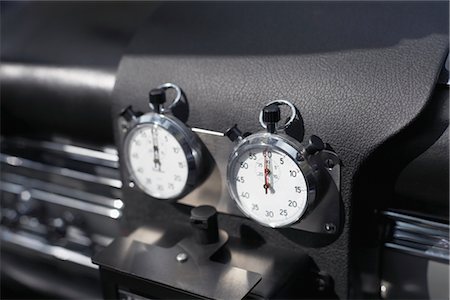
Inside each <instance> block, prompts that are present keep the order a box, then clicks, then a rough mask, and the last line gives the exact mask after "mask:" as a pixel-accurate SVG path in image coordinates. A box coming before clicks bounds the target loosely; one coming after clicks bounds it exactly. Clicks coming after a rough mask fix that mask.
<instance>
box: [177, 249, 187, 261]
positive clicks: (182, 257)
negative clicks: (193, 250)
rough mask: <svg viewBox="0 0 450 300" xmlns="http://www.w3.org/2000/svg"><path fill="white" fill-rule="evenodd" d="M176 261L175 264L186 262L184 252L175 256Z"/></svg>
mask: <svg viewBox="0 0 450 300" xmlns="http://www.w3.org/2000/svg"><path fill="white" fill-rule="evenodd" d="M176 259H177V262H179V263H184V262H185V261H187V260H188V255H187V254H186V253H184V252H180V253H178V254H177V257H176Z"/></svg>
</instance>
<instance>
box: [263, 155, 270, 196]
mask: <svg viewBox="0 0 450 300" xmlns="http://www.w3.org/2000/svg"><path fill="white" fill-rule="evenodd" d="M263 156H264V189H265V191H266V194H267V191H268V190H269V188H270V184H269V174H270V170H269V168H268V167H267V152H266V150H264V151H263Z"/></svg>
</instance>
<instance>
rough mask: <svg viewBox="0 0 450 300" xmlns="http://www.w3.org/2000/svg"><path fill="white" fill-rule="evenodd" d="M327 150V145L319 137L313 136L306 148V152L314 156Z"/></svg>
mask: <svg viewBox="0 0 450 300" xmlns="http://www.w3.org/2000/svg"><path fill="white" fill-rule="evenodd" d="M324 148H325V145H324V143H323V141H322V139H321V138H320V137H318V136H317V135H312V136H311V137H310V138H309V141H308V144H307V145H306V146H305V151H306V152H307V153H308V154H310V155H313V154H315V153H317V152H319V151H322V150H323V149H324Z"/></svg>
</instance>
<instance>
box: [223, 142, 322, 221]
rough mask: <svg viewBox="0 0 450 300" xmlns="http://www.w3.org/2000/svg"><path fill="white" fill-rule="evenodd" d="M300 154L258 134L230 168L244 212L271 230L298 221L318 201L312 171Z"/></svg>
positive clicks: (242, 146)
mask: <svg viewBox="0 0 450 300" xmlns="http://www.w3.org/2000/svg"><path fill="white" fill-rule="evenodd" d="M298 153H299V151H298V150H297V149H296V147H294V146H293V145H292V144H291V143H289V141H288V140H287V139H285V138H283V137H281V136H279V135H274V134H270V133H259V134H254V135H251V136H249V137H247V138H246V139H244V140H243V142H242V143H241V144H240V145H239V146H238V147H237V148H236V150H235V152H234V153H233V154H232V156H231V160H230V162H229V165H228V187H229V190H230V192H231V196H232V197H233V199H234V200H235V201H236V203H237V204H238V206H239V208H240V209H241V210H242V212H243V213H244V214H245V215H247V216H248V217H250V218H252V219H253V220H255V221H257V222H259V223H261V224H263V225H266V226H270V227H281V226H286V225H289V224H292V223H295V222H296V221H298V220H299V219H300V218H301V216H302V215H303V214H304V212H305V211H306V208H307V204H308V201H310V200H312V199H310V198H311V197H314V188H313V186H312V183H311V178H310V179H307V178H308V177H311V174H310V173H311V171H310V168H309V167H308V166H307V165H306V163H304V165H303V163H302V162H299V161H297V160H296V157H297V154H298Z"/></svg>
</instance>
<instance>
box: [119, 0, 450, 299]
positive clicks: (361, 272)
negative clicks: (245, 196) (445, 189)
mask: <svg viewBox="0 0 450 300" xmlns="http://www.w3.org/2000/svg"><path fill="white" fill-rule="evenodd" d="M447 10H448V4H447V3H443V2H440V3H429V2H427V3H421V2H413V3H409V2H401V3H400V2H398V3H393V2H388V3H387V2H386V3H384V2H383V3H381V2H377V3H373V2H369V3H368V2H361V3H355V2H352V3H325V2H319V3H308V2H301V3H292V2H290V3H276V4H274V3H270V2H268V3H252V4H250V3H195V4H191V3H169V4H165V5H163V6H161V7H160V8H159V9H158V10H156V11H155V13H154V15H153V17H152V18H151V19H150V20H149V22H148V23H147V24H146V25H145V26H144V27H143V28H142V29H141V30H140V31H139V33H138V34H137V35H136V36H135V39H134V41H133V42H132V45H131V47H130V48H129V50H128V52H127V54H126V55H125V56H124V57H123V59H122V61H121V64H120V67H119V73H118V78H117V82H116V87H115V90H114V107H113V115H117V114H118V112H119V111H120V110H121V109H122V108H124V107H125V106H126V105H130V104H132V105H133V106H134V107H135V108H136V109H138V110H142V111H147V102H146V95H147V93H148V91H149V89H150V88H152V87H154V86H157V85H159V84H161V83H164V82H173V83H176V84H178V85H179V86H181V87H182V88H183V89H184V90H185V92H186V94H187V96H188V99H189V105H190V106H189V119H188V124H189V125H191V126H194V127H200V128H205V129H209V130H216V131H224V130H226V129H227V128H228V127H230V126H232V125H233V124H235V123H237V124H239V126H240V128H241V130H243V131H255V130H258V128H259V125H258V121H257V116H258V112H259V107H262V105H263V104H265V103H267V102H268V101H270V100H274V99H280V98H281V99H289V100H291V101H293V102H294V103H295V104H296V105H297V107H298V108H299V109H300V111H301V113H302V115H303V119H304V123H305V136H308V135H310V134H317V135H319V136H321V137H322V138H323V139H324V140H325V141H326V142H329V143H330V144H331V145H332V147H333V148H334V149H335V150H336V151H337V153H338V154H339V155H340V156H341V158H342V161H343V166H344V168H343V178H342V196H343V201H344V203H345V210H346V228H345V229H344V232H343V233H342V235H341V237H340V238H339V239H338V240H337V241H336V242H335V243H333V244H332V245H330V246H327V247H323V248H316V249H306V250H307V252H308V253H309V254H310V255H311V256H312V257H313V259H314V260H315V262H316V263H317V265H318V266H319V268H320V269H322V270H324V271H326V272H329V273H330V274H331V275H332V276H333V278H334V280H335V286H336V292H337V294H338V296H339V297H341V298H346V297H347V296H348V292H349V288H348V287H349V277H350V276H351V274H350V273H349V271H350V270H349V265H350V264H351V265H352V267H353V270H354V271H355V274H357V275H356V276H355V277H354V278H353V280H354V281H353V284H355V285H358V284H359V283H358V282H359V281H360V280H361V277H360V276H365V277H366V278H370V284H371V285H372V286H373V290H372V292H373V293H374V294H377V293H378V290H377V287H379V285H378V284H377V279H376V278H377V277H376V273H377V271H376V268H377V266H376V255H375V257H373V258H370V259H368V257H367V256H365V253H366V252H363V251H364V249H376V246H377V234H378V233H377V231H376V227H375V224H376V218H375V215H374V214H373V212H374V209H375V208H379V207H383V206H384V205H385V204H386V203H387V202H388V201H389V199H390V198H391V197H392V195H393V181H394V180H393V178H394V177H395V176H396V175H397V174H398V172H399V171H400V169H401V168H402V167H403V166H404V165H405V164H406V162H408V161H409V160H411V159H412V158H413V157H415V156H417V155H418V154H419V153H420V151H423V150H424V149H422V148H418V150H417V151H418V152H419V153H415V151H414V150H411V151H409V152H408V153H407V155H404V151H403V149H402V147H399V148H398V149H397V147H396V146H397V145H396V140H395V139H396V137H397V136H398V135H399V134H400V133H401V132H403V131H405V130H406V133H408V130H407V129H408V128H409V127H410V126H414V125H413V124H414V121H415V120H416V119H417V118H418V116H420V115H421V112H422V111H423V110H424V107H426V106H427V105H428V101H429V99H430V96H431V94H432V91H433V89H434V85H435V81H436V79H437V77H438V75H439V71H440V69H441V66H442V63H443V62H444V58H445V56H446V54H447V47H448V32H447V28H448V19H447V18H448V15H447ZM424 53H426V55H424ZM419 121H420V119H419ZM428 121H430V120H429V118H425V120H422V121H420V122H423V123H422V124H421V125H420V126H425V127H424V130H426V123H427V122H428ZM417 126H418V125H417ZM444 129H445V128H441V129H439V130H441V132H443V130H444ZM439 130H438V131H439ZM435 134H438V136H439V135H440V133H439V132H437V133H433V134H432V135H430V137H431V138H430V139H432V137H433V136H434V135H435ZM438 136H436V139H437V137H438ZM409 138H410V135H409V134H406V135H403V137H402V139H406V140H408V139H409ZM386 141H390V142H391V144H390V145H389V147H387V148H383V147H381V148H380V146H381V145H383V143H385V142H386ZM432 142H433V141H431V140H430V141H428V143H429V144H431V143H432ZM402 143H404V141H402ZM377 149H381V150H377ZM397 150H398V152H397ZM372 157H375V158H376V160H374V159H372ZM356 176H358V177H357V178H356V179H357V183H358V185H357V186H355V185H354V184H355V181H354V179H355V177H356ZM125 193H126V195H128V198H127V200H126V201H127V207H126V210H127V217H128V221H129V223H130V224H131V226H133V225H136V226H137V225H138V224H139V223H141V222H143V221H144V220H146V219H154V220H165V219H168V218H171V219H173V218H174V216H177V217H176V218H179V219H181V220H182V219H183V216H182V215H180V214H177V212H176V211H175V210H174V208H172V207H171V206H169V205H166V204H164V203H160V202H159V203H157V202H154V201H151V200H149V198H147V197H145V196H143V195H140V194H133V193H131V192H130V191H128V190H125ZM354 204H356V206H357V214H358V218H352V210H353V205H354ZM242 224H248V225H249V226H251V227H253V228H255V229H256V230H257V231H258V232H260V233H261V235H262V236H264V237H265V238H266V240H267V241H268V242H269V243H274V244H277V245H283V246H284V247H289V248H293V249H298V250H299V251H300V250H301V249H302V247H301V245H295V244H293V243H290V242H288V241H287V240H286V239H284V238H283V237H282V236H280V235H279V234H278V233H277V232H276V231H274V230H271V229H267V228H262V227H260V226H258V225H255V224H254V223H252V222H250V221H245V220H243V219H240V218H233V217H226V216H223V217H222V218H221V219H220V225H221V226H222V227H223V228H224V229H226V230H228V232H229V233H230V234H235V235H239V234H240V232H239V228H240V226H241V225H242ZM350 224H352V225H353V228H352V229H353V230H352V232H353V235H352V236H351V235H350V234H351V230H350ZM350 246H352V247H353V248H352V252H349V250H350ZM374 253H375V254H376V253H377V252H376V251H375V252H374ZM358 254H362V255H363V256H365V257H364V261H365V264H363V265H360V264H359V261H358V259H357V258H358ZM367 261H368V264H367ZM366 275H367V276H366ZM356 292H357V291H356ZM356 295H358V294H356Z"/></svg>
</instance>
